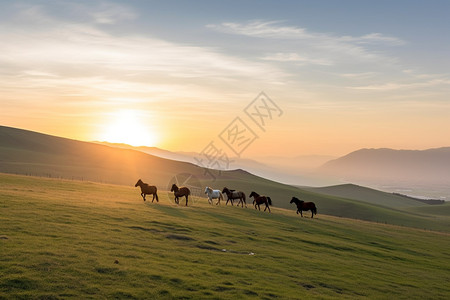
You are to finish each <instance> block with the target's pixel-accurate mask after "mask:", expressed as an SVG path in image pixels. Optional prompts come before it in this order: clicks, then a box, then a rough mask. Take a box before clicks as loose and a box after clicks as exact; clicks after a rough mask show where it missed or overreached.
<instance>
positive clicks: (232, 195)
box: [222, 187, 247, 207]
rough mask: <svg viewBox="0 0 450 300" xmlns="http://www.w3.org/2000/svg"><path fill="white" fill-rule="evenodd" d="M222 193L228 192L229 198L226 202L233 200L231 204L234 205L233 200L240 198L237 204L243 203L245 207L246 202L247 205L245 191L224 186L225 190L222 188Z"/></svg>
mask: <svg viewBox="0 0 450 300" xmlns="http://www.w3.org/2000/svg"><path fill="white" fill-rule="evenodd" d="M222 194H226V195H227V198H228V199H227V203H226V204H228V201H231V205H233V200H234V199H239V202H238V204H237V205H238V206H239V203H241V204H242V207H244V204H245V207H247V202H246V201H245V194H244V192H241V191H235V190H230V189H228V188H227V187H224V188H223V190H222Z"/></svg>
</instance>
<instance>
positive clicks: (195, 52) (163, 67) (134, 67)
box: [0, 3, 288, 95]
mask: <svg viewBox="0 0 450 300" xmlns="http://www.w3.org/2000/svg"><path fill="white" fill-rule="evenodd" d="M70 5H76V4H72V3H71V4H70ZM76 8H77V12H71V14H72V15H71V17H72V18H75V15H78V14H81V15H84V14H83V13H81V12H82V11H84V10H85V9H86V7H84V6H81V5H77V6H76ZM94 8H95V9H94ZM94 8H92V10H90V12H89V13H90V15H91V16H93V17H92V18H91V19H90V21H89V22H73V20H63V18H62V16H61V15H58V16H54V15H52V14H49V13H48V10H46V9H45V7H41V6H36V5H28V6H25V5H21V6H20V7H19V11H18V12H17V15H16V18H15V20H16V21H15V22H11V21H10V22H9V23H3V24H2V21H1V20H0V39H1V40H2V43H1V44H0V53H2V56H1V57H0V65H2V66H3V68H2V71H1V73H0V79H1V82H2V84H1V85H2V86H0V89H3V90H5V89H8V88H14V87H18V86H21V87H22V90H25V89H34V90H36V89H40V88H48V87H52V88H54V89H55V90H58V91H59V92H60V93H61V94H62V95H86V94H87V91H90V92H91V93H92V94H95V92H97V93H106V92H108V91H109V92H110V93H148V94H164V95H167V94H168V93H171V94H173V95H175V94H176V93H178V95H187V94H190V95H193V94H195V86H196V85H197V86H198V85H201V84H204V85H205V86H207V87H213V86H219V83H223V82H226V81H228V82H242V81H246V82H257V81H259V82H264V83H270V82H280V81H282V79H283V78H285V77H286V76H287V75H288V74H287V73H285V72H283V71H282V70H281V69H280V68H277V67H276V66H273V65H271V64H269V63H268V62H260V61H251V60H246V59H244V58H240V57H236V56H232V55H227V54H224V53H222V52H221V51H220V50H219V49H216V48H212V47H202V46H195V45H188V44H180V43H174V42H169V41H165V40H163V39H160V38H154V37H150V36H144V35H137V34H128V35H119V34H115V33H114V31H113V30H110V29H109V28H104V26H102V25H104V24H113V23H115V22H118V21H120V20H125V19H127V18H128V19H132V18H133V17H135V14H133V13H132V12H130V11H127V10H123V9H122V7H120V6H117V5H110V4H108V5H106V4H105V5H99V6H96V7H94ZM5 22H6V21H5ZM1 25H8V26H1ZM180 91H182V92H181V93H180ZM197 93H198V90H197Z"/></svg>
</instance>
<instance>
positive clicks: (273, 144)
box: [0, 0, 450, 158]
mask: <svg viewBox="0 0 450 300" xmlns="http://www.w3.org/2000/svg"><path fill="white" fill-rule="evenodd" d="M0 7H1V10H0V41H1V43H0V125H5V126H11V127H18V128H23V129H29V130H33V131H39V132H43V133H48V134H52V135H57V136H63V137H68V138H73V139H78V140H83V141H110V142H123V143H128V144H132V145H146V146H156V147H159V148H164V149H168V150H172V151H195V152H203V153H204V152H207V151H212V150H214V149H215V150H218V151H220V152H221V153H226V154H227V155H228V156H240V157H242V158H251V157H263V156H280V157H295V156H299V155H310V154H315V155H333V156H340V155H345V154H347V153H349V152H352V151H354V150H357V149H360V148H385V147H386V148H394V149H427V148H435V147H442V146H450V141H449V136H450V135H449V128H450V117H449V116H450V99H449V96H448V95H450V59H449V58H450V56H449V53H450V35H449V34H448V29H449V28H450V18H449V13H450V2H449V1H361V0H358V1H95V0H94V1H64V0H62V1H39V0H37V1H20V0H19V1H6V0H0Z"/></svg>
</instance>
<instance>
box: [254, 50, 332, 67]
mask: <svg viewBox="0 0 450 300" xmlns="http://www.w3.org/2000/svg"><path fill="white" fill-rule="evenodd" d="M260 59H262V60H271V61H279V62H294V63H298V64H302V65H303V64H315V65H323V66H330V65H332V64H333V63H332V62H331V61H329V60H326V59H320V58H312V57H308V56H304V55H300V54H298V53H295V52H287V53H286V52H277V53H270V54H266V55H264V56H262V57H260Z"/></svg>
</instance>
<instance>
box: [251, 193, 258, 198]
mask: <svg viewBox="0 0 450 300" xmlns="http://www.w3.org/2000/svg"><path fill="white" fill-rule="evenodd" d="M249 197H250V198H251V197H258V194H256V193H255V192H251V193H250V196H249Z"/></svg>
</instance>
